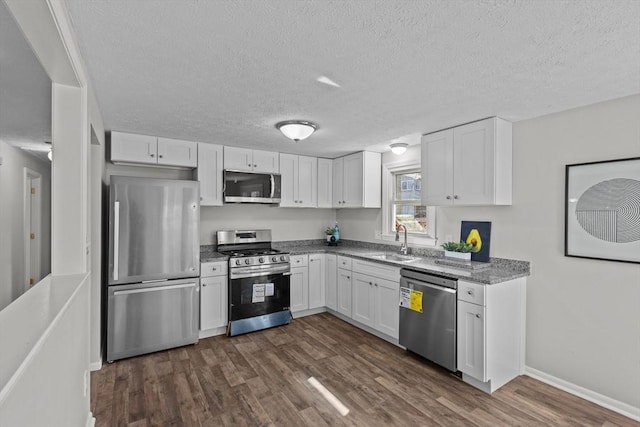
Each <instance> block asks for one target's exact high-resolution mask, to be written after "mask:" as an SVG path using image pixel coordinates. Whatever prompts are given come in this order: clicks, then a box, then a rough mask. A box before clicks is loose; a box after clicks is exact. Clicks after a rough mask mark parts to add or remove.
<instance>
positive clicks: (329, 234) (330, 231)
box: [324, 227, 336, 242]
mask: <svg viewBox="0 0 640 427" xmlns="http://www.w3.org/2000/svg"><path fill="white" fill-rule="evenodd" d="M335 231H336V230H335V229H334V228H333V227H327V228H325V230H324V234H326V235H327V242H331V237H332V236H333V233H335Z"/></svg>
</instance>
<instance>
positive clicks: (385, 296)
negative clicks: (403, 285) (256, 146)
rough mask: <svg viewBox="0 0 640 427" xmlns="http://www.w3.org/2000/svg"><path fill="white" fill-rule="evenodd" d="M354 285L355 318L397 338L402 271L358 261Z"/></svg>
mask: <svg viewBox="0 0 640 427" xmlns="http://www.w3.org/2000/svg"><path fill="white" fill-rule="evenodd" d="M365 272H366V273H369V274H366V273H365ZM373 274H375V275H373ZM352 286H353V298H352V302H351V306H352V316H351V317H352V319H353V320H355V321H357V322H360V323H362V324H364V325H366V326H369V327H371V328H373V329H375V330H377V331H379V332H382V333H384V334H386V335H388V336H390V337H392V338H395V339H397V338H398V331H399V313H400V309H399V303H400V301H399V298H400V297H399V294H400V269H399V268H397V267H392V266H389V265H384V264H380V263H372V262H368V261H361V260H357V259H355V260H354V261H353V282H352Z"/></svg>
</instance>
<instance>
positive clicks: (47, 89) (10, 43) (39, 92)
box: [0, 0, 51, 160]
mask: <svg viewBox="0 0 640 427" xmlns="http://www.w3.org/2000/svg"><path fill="white" fill-rule="evenodd" d="M0 140H2V141H4V142H7V143H9V144H12V145H17V146H21V147H24V148H27V149H30V150H35V151H41V152H43V153H44V154H43V155H41V156H40V157H41V158H43V159H45V160H46V154H47V152H48V151H49V146H48V145H46V144H44V141H51V80H50V79H49V77H48V76H47V74H46V73H45V71H44V69H43V68H42V66H41V65H40V62H39V61H38V59H37V58H36V56H35V55H34V53H33V51H32V50H31V47H30V46H29V44H28V43H27V41H26V40H25V38H24V36H23V34H22V32H21V31H20V29H19V28H18V25H17V24H16V22H15V21H14V20H13V17H12V15H11V14H10V13H9V11H8V9H7V8H6V6H5V4H4V2H3V1H1V0H0Z"/></svg>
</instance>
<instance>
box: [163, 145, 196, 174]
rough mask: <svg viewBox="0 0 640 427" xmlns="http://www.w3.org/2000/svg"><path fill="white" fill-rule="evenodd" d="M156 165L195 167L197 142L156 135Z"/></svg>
mask: <svg viewBox="0 0 640 427" xmlns="http://www.w3.org/2000/svg"><path fill="white" fill-rule="evenodd" d="M158 165H162V166H182V167H186V168H195V167H196V166H198V143H197V142H193V141H183V140H180V139H169V138H161V137H158Z"/></svg>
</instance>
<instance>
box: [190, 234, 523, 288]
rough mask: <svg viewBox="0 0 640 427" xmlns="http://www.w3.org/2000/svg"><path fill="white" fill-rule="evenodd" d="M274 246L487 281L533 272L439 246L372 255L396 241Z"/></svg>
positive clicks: (215, 257) (206, 253)
mask: <svg viewBox="0 0 640 427" xmlns="http://www.w3.org/2000/svg"><path fill="white" fill-rule="evenodd" d="M273 247H274V248H275V249H279V250H281V251H285V252H289V253H290V254H291V255H304V254H312V253H314V254H317V253H332V254H336V255H344V256H349V257H354V258H359V259H363V260H366V261H371V262H379V263H383V264H388V265H395V266H398V267H407V268H411V269H413V270H418V271H423V272H425V273H435V274H438V275H440V276H445V277H451V278H454V279H462V280H465V281H469V282H475V283H481V284H487V285H492V284H496V283H501V282H506V281H508V280H512V279H517V278H519V277H526V276H529V275H530V265H529V262H527V261H519V260H510V259H506V258H491V260H490V261H491V262H489V263H480V262H464V261H458V260H449V259H446V258H444V257H443V251H441V250H438V249H419V248H409V249H410V255H411V256H412V257H415V258H418V259H416V260H412V261H409V262H407V261H404V262H401V261H392V260H382V259H376V258H372V257H371V255H372V254H380V253H395V254H398V253H399V250H398V247H397V246H395V245H383V244H376V243H369V242H357V241H346V240H341V241H340V245H339V246H328V245H327V244H326V243H325V242H323V241H322V240H300V241H286V242H273ZM227 258H228V257H227V256H226V255H223V254H220V253H218V252H215V246H213V245H207V246H201V251H200V261H201V262H214V261H223V260H226V259H227Z"/></svg>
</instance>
